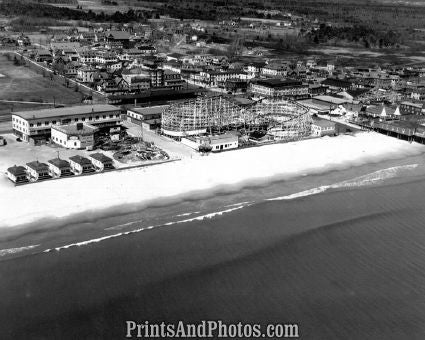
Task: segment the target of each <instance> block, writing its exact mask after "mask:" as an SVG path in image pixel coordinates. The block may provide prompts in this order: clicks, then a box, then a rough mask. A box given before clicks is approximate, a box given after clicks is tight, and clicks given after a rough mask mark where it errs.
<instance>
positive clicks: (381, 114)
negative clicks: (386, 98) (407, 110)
mask: <svg viewBox="0 0 425 340" xmlns="http://www.w3.org/2000/svg"><path fill="white" fill-rule="evenodd" d="M364 114H365V115H366V116H369V117H372V118H382V119H385V118H387V117H393V116H400V109H399V108H398V107H391V106H385V105H378V106H375V105H370V106H368V107H366V110H365V111H364Z"/></svg>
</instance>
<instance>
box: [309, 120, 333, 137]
mask: <svg viewBox="0 0 425 340" xmlns="http://www.w3.org/2000/svg"><path fill="white" fill-rule="evenodd" d="M311 132H312V135H313V136H317V137H323V136H334V135H335V133H336V125H335V123H334V122H331V121H329V120H326V119H313V123H311Z"/></svg>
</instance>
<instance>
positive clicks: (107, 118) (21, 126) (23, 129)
mask: <svg viewBox="0 0 425 340" xmlns="http://www.w3.org/2000/svg"><path fill="white" fill-rule="evenodd" d="M75 123H88V124H90V125H93V126H95V127H96V128H99V129H102V130H110V129H111V128H114V129H115V128H117V127H120V126H121V110H120V108H118V107H116V106H113V105H107V104H98V105H80V106H70V107H63V108H53V109H42V110H32V111H20V112H14V113H13V114H12V128H13V133H14V134H15V135H16V136H17V137H20V138H21V139H22V140H24V141H30V139H33V140H34V141H36V140H46V139H49V138H50V137H51V128H52V127H54V126H61V125H69V124H75Z"/></svg>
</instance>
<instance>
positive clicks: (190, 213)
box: [176, 211, 200, 217]
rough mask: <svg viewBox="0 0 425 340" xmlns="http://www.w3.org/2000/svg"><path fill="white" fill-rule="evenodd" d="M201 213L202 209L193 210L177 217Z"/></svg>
mask: <svg viewBox="0 0 425 340" xmlns="http://www.w3.org/2000/svg"><path fill="white" fill-rule="evenodd" d="M199 213H200V211H192V212H187V213H184V214H179V215H176V217H183V216H190V215H194V214H199Z"/></svg>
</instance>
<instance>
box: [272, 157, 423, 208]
mask: <svg viewBox="0 0 425 340" xmlns="http://www.w3.org/2000/svg"><path fill="white" fill-rule="evenodd" d="M417 167H418V164H408V165H400V166H394V167H391V168H387V169H382V170H378V171H374V172H372V173H370V174H367V175H363V176H359V177H356V178H353V179H349V180H346V181H343V182H338V183H335V184H331V185H322V186H320V187H317V188H313V189H309V190H304V191H301V192H297V193H294V194H291V195H286V196H280V197H275V198H269V199H267V201H282V200H292V199H296V198H300V197H306V196H311V195H317V194H320V193H322V192H325V191H326V190H328V189H338V188H350V187H361V186H366V185H372V184H376V183H379V182H382V181H384V180H387V179H390V178H394V177H396V176H397V175H398V174H399V173H400V172H401V171H404V170H413V169H415V168H417Z"/></svg>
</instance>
